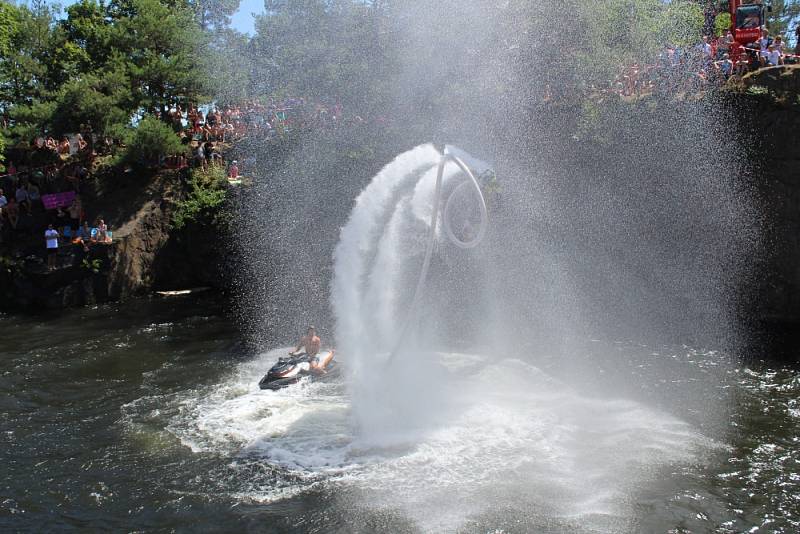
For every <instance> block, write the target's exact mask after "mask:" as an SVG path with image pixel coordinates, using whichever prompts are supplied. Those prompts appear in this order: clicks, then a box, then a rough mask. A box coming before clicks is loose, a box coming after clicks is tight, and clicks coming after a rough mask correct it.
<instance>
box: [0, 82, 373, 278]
mask: <svg viewBox="0 0 800 534" xmlns="http://www.w3.org/2000/svg"><path fill="white" fill-rule="evenodd" d="M156 116H157V117H158V118H159V119H163V120H165V122H167V123H170V124H172V126H173V128H174V130H175V132H176V135H177V136H178V137H179V138H180V139H181V140H182V141H183V143H184V144H185V145H187V146H188V148H189V150H188V153H189V154H190V155H188V156H187V155H186V154H180V155H174V156H167V157H164V158H163V159H162V160H161V161H158V162H148V163H149V164H156V163H157V165H158V166H159V167H161V168H171V169H183V168H188V167H194V168H199V169H202V170H204V171H207V170H208V169H209V168H211V167H213V166H217V167H222V168H224V169H225V175H226V177H227V178H228V180H229V181H230V182H231V183H234V184H236V183H239V182H240V180H241V176H240V174H239V173H240V171H239V163H238V162H237V161H232V162H230V163H227V162H226V161H225V152H226V149H227V147H228V146H229V145H230V144H231V143H234V142H236V141H239V140H241V139H243V138H245V137H249V136H258V137H260V138H266V139H277V138H279V137H280V136H281V135H283V134H286V133H289V132H292V131H295V130H303V129H308V128H317V129H319V128H338V127H340V126H353V125H356V124H360V123H363V122H364V121H363V120H362V119H361V117H359V116H357V115H354V116H351V117H347V118H346V117H345V115H344V113H343V108H342V105H341V104H339V103H333V104H330V103H323V102H310V101H309V100H307V99H305V98H300V97H288V98H269V99H266V100H257V99H250V100H245V101H243V102H240V103H232V104H227V105H223V106H218V105H215V104H212V105H208V106H201V105H198V104H194V103H189V104H186V106H185V107H183V106H181V105H176V106H174V107H172V108H171V109H170V110H169V111H168V112H167V116H166V117H163V116H161V114H160V113H157V114H156ZM116 144H118V143H116ZM114 145H115V141H114V140H112V139H110V138H103V139H98V138H97V136H95V135H93V134H92V132H91V131H89V130H85V131H82V132H81V133H78V134H74V135H68V136H63V137H61V139H60V140H57V139H55V138H53V137H51V136H44V137H37V138H35V139H33V140H31V142H30V144H29V148H28V149H27V150H26V153H25V158H24V159H25V160H26V161H28V162H34V161H46V162H47V163H45V164H41V165H38V166H37V165H35V164H33V163H30V164H26V165H23V164H20V165H15V162H14V161H7V162H6V170H5V173H4V174H2V175H0V244H4V245H14V244H17V245H19V244H22V243H26V242H31V241H33V242H39V243H41V245H42V248H41V250H43V251H46V256H47V260H48V261H47V268H48V269H54V268H57V267H58V266H59V262H58V261H57V258H59V257H63V256H64V255H66V254H67V253H68V251H69V250H70V249H71V248H73V249H80V250H82V251H83V252H88V251H89V250H90V248H91V247H92V246H94V245H96V244H105V243H109V242H111V237H112V232H110V231H109V230H108V229H107V227H106V225H105V223H104V221H103V220H102V218H96V219H94V221H92V222H93V224H90V221H89V220H87V216H86V213H85V211H84V207H83V204H82V200H81V190H82V188H83V187H85V185H86V183H85V182H86V179H87V177H88V176H89V169H90V168H91V166H92V162H93V161H94V159H95V157H97V156H98V155H102V154H105V153H109V152H111V150H112V148H113V147H114ZM246 163H247V162H245V164H246ZM42 232H43V233H42ZM42 236H43V237H44V239H42Z"/></svg>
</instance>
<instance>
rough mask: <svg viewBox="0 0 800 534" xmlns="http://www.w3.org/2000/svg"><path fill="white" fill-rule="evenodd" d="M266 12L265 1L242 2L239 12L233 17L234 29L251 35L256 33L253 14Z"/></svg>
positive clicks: (245, 0)
mask: <svg viewBox="0 0 800 534" xmlns="http://www.w3.org/2000/svg"><path fill="white" fill-rule="evenodd" d="M263 12H264V0H242V3H241V4H240V5H239V12H238V13H236V14H235V15H234V16H233V19H232V20H231V22H232V23H233V24H232V25H233V27H234V28H236V29H237V30H239V31H240V32H244V33H249V34H250V35H252V34H253V32H254V26H253V22H254V21H253V13H263Z"/></svg>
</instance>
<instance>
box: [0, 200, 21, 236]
mask: <svg viewBox="0 0 800 534" xmlns="http://www.w3.org/2000/svg"><path fill="white" fill-rule="evenodd" d="M3 212H5V214H6V217H8V223H9V224H10V225H11V228H13V229H15V230H16V229H17V224H18V223H19V207H18V206H17V201H16V199H14V198H10V199H9V200H8V204H7V205H6V207H5V208H3Z"/></svg>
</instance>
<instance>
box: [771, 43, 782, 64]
mask: <svg viewBox="0 0 800 534" xmlns="http://www.w3.org/2000/svg"><path fill="white" fill-rule="evenodd" d="M782 63H783V57H781V53H780V51H779V50H778V49H777V48H776V47H775V45H774V44H771V45H769V48H768V49H767V64H768V65H769V66H770V67H777V66H778V65H780V64H782Z"/></svg>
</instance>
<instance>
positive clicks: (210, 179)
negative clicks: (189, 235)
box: [172, 166, 228, 230]
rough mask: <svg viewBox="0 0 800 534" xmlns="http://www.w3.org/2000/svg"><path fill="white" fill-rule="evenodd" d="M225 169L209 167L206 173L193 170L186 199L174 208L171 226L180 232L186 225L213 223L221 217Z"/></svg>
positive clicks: (223, 200)
mask: <svg viewBox="0 0 800 534" xmlns="http://www.w3.org/2000/svg"><path fill="white" fill-rule="evenodd" d="M227 183H228V180H227V179H226V178H225V169H224V168H222V167H216V166H211V167H210V168H209V169H208V171H205V172H203V171H199V170H195V171H193V172H192V178H191V179H190V180H189V185H190V187H191V189H190V191H189V194H188V195H187V197H186V199H184V200H182V201H180V202H178V203H177V205H176V206H175V211H174V212H173V214H172V225H173V226H174V227H175V228H176V229H178V230H180V229H182V228H184V227H185V226H186V225H187V224H191V223H193V222H197V221H211V220H213V221H215V222H219V218H220V217H221V216H223V214H222V212H221V208H222V207H223V205H224V204H225V198H226V196H227V195H226V192H225V191H226V190H225V186H226V184H227Z"/></svg>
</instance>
